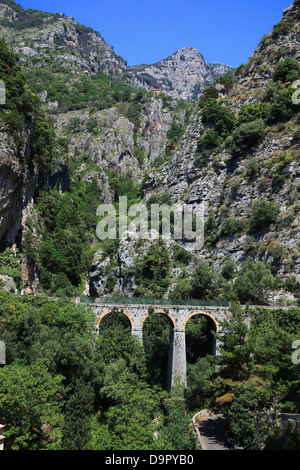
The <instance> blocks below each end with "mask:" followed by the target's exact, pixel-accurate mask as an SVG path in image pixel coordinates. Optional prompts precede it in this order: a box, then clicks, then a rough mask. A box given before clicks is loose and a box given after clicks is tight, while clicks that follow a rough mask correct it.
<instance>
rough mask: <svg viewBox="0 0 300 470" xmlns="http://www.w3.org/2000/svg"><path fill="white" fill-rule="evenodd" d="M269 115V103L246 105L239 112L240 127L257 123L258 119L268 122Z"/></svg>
mask: <svg viewBox="0 0 300 470" xmlns="http://www.w3.org/2000/svg"><path fill="white" fill-rule="evenodd" d="M269 115H270V112H269V106H268V104H267V103H254V104H247V105H246V104H244V105H243V106H242V107H241V109H240V111H239V116H238V125H241V124H243V123H245V122H251V121H255V120H256V119H263V120H264V121H267V120H268V118H269Z"/></svg>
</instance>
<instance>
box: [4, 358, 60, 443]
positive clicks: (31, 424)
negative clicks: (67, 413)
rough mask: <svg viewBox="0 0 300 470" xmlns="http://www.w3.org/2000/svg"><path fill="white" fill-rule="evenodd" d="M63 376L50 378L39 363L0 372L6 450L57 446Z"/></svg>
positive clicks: (43, 365)
mask: <svg viewBox="0 0 300 470" xmlns="http://www.w3.org/2000/svg"><path fill="white" fill-rule="evenodd" d="M62 380H63V377H61V376H59V375H57V376H55V377H52V376H51V375H50V373H49V372H48V371H47V367H46V365H45V364H43V362H38V363H35V364H32V365H31V366H23V365H19V364H17V363H14V364H10V365H7V366H6V367H5V368H3V369H0V409H1V417H2V420H3V421H4V423H5V426H6V429H5V434H6V437H7V440H6V449H7V450H36V449H41V448H44V449H51V448H52V449H55V448H58V449H59V447H60V440H61V430H60V427H61V424H62V407H63V404H64V391H65V390H64V387H63V385H62Z"/></svg>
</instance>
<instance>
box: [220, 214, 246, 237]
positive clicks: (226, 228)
mask: <svg viewBox="0 0 300 470" xmlns="http://www.w3.org/2000/svg"><path fill="white" fill-rule="evenodd" d="M243 228H244V224H243V222H242V221H241V219H237V218H231V219H226V220H225V222H224V223H223V225H222V235H225V236H230V235H233V234H235V233H239V232H242V231H243Z"/></svg>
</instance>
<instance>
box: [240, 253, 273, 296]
mask: <svg viewBox="0 0 300 470" xmlns="http://www.w3.org/2000/svg"><path fill="white" fill-rule="evenodd" d="M276 285H278V280H277V279H276V278H275V277H274V276H273V274H272V272H271V270H270V269H269V268H268V267H266V266H265V265H264V264H263V263H262V262H260V261H257V262H254V261H247V262H245V263H243V266H242V269H241V271H239V273H238V275H237V277H236V279H235V282H234V286H233V289H234V291H235V292H236V293H237V295H238V298H239V300H240V301H241V302H248V301H250V302H253V303H257V304H260V303H264V302H265V299H264V290H265V289H267V288H273V287H275V286H276Z"/></svg>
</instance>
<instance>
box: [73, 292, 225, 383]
mask: <svg viewBox="0 0 300 470" xmlns="http://www.w3.org/2000/svg"><path fill="white" fill-rule="evenodd" d="M153 302H154V303H152V304H151V306H150V305H149V304H148V305H147V304H144V303H131V302H130V303H127V302H126V301H125V302H124V303H122V301H120V303H119V302H118V301H116V302H115V303H110V302H105V300H103V301H102V300H100V299H91V300H89V301H88V302H86V301H85V302H84V301H83V300H82V299H77V302H76V303H85V305H88V306H89V307H90V308H92V310H93V311H94V313H95V314H96V316H97V328H98V329H99V328H100V325H101V321H102V320H103V318H104V317H105V316H106V315H108V314H109V313H111V312H112V311H118V312H120V313H123V314H124V315H126V317H127V318H128V320H129V322H130V325H131V333H132V334H133V335H135V336H136V337H137V338H138V339H139V340H140V341H141V342H142V337H143V324H144V322H145V320H146V319H147V318H148V316H149V315H153V314H162V315H166V316H167V317H168V318H169V320H170V322H171V325H172V332H171V339H170V346H169V357H168V375H167V377H168V378H167V388H168V389H169V390H170V389H171V388H172V386H173V384H174V380H175V377H178V378H179V380H180V381H181V382H184V383H185V384H186V341H185V326H186V324H187V322H188V320H189V319H190V318H191V317H193V316H194V315H199V314H200V315H205V316H206V317H209V318H210V319H211V323H212V325H213V329H214V331H215V332H217V333H218V334H220V333H221V325H220V323H221V322H222V321H223V320H225V319H226V318H228V316H230V306H229V304H228V306H211V305H206V306H205V305H204V306H201V305H188V304H186V305H172V304H171V302H170V303H169V302H168V304H167V305H162V304H161V302H159V303H157V304H155V301H153ZM217 343H218V341H217V340H215V342H214V354H215V355H216V354H217V350H218V344H217Z"/></svg>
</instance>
